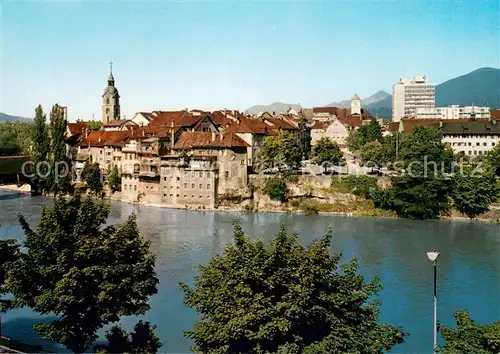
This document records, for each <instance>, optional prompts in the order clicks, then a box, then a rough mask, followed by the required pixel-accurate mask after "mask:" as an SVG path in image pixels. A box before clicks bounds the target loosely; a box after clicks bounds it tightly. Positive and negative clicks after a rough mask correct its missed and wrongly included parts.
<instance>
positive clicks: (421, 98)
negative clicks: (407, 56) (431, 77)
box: [392, 75, 436, 122]
mask: <svg viewBox="0 0 500 354" xmlns="http://www.w3.org/2000/svg"><path fill="white" fill-rule="evenodd" d="M435 106H436V85H434V84H430V83H428V82H427V75H423V76H415V77H414V78H413V79H399V82H398V83H396V84H394V86H393V87H392V121H393V122H399V121H400V120H401V118H403V117H404V116H411V115H414V114H415V113H416V109H417V108H434V107H435Z"/></svg>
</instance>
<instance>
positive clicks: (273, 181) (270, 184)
mask: <svg viewBox="0 0 500 354" xmlns="http://www.w3.org/2000/svg"><path fill="white" fill-rule="evenodd" d="M264 190H265V192H266V194H267V195H268V196H269V198H271V200H276V201H280V202H284V201H285V200H286V182H285V181H284V180H283V179H281V178H268V179H267V180H266V186H265V189H264Z"/></svg>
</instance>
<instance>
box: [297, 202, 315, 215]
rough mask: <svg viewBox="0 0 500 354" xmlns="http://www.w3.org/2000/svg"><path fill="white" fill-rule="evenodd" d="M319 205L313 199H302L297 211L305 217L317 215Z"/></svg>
mask: <svg viewBox="0 0 500 354" xmlns="http://www.w3.org/2000/svg"><path fill="white" fill-rule="evenodd" d="M318 204H319V203H318V202H317V201H315V200H313V199H307V198H303V199H301V200H300V202H299V209H300V210H302V211H303V212H304V214H306V215H318V212H319V205H318Z"/></svg>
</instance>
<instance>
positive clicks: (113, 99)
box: [101, 62, 120, 124]
mask: <svg viewBox="0 0 500 354" xmlns="http://www.w3.org/2000/svg"><path fill="white" fill-rule="evenodd" d="M116 119H120V94H119V93H118V89H117V88H116V87H115V78H114V77H113V63H112V62H110V63H109V76H108V86H107V87H106V88H105V89H104V94H103V95H102V106H101V121H102V123H103V124H105V123H108V122H109V121H112V120H116Z"/></svg>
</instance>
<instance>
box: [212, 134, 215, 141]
mask: <svg viewBox="0 0 500 354" xmlns="http://www.w3.org/2000/svg"><path fill="white" fill-rule="evenodd" d="M212 141H215V132H212Z"/></svg>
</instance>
